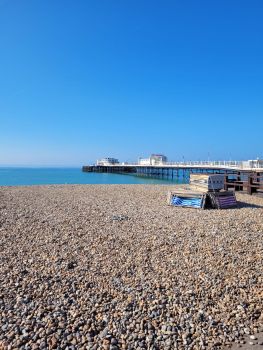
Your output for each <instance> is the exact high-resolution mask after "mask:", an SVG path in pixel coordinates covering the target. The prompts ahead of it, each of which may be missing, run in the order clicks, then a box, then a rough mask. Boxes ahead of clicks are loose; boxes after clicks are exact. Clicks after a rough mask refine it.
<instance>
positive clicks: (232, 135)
mask: <svg viewBox="0 0 263 350" xmlns="http://www.w3.org/2000/svg"><path fill="white" fill-rule="evenodd" d="M262 19H263V1H262V0H246V1H244V0H214V1H211V0H198V1H196V0H192V1H190V0H185V1H182V0H170V1H168V0H162V1H160V0H158V1H157V0H125V1H123V0H70V1H69V0H23V1H21V0H0V165H82V164H83V163H89V162H93V161H95V160H96V159H97V158H99V157H103V156H114V157H117V158H119V159H120V160H136V159H137V157H139V156H148V155H149V154H150V153H152V152H153V153H154V152H162V153H164V154H166V155H167V156H168V158H169V159H171V160H182V157H183V156H184V158H185V159H189V160H198V159H207V158H208V154H209V157H210V159H226V160H228V159H230V158H231V159H251V158H255V157H257V156H259V157H263V20H262Z"/></svg>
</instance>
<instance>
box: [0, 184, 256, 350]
mask: <svg viewBox="0 0 263 350" xmlns="http://www.w3.org/2000/svg"><path fill="white" fill-rule="evenodd" d="M172 187H173V188H174V186H172ZM168 189H170V186H157V185H154V186H151V185H147V186H144V185H139V186H136V185H129V186H126V185H120V186H119V185H112V186H107V185H98V186H97V185H96V186H88V185H87V186H86V185H84V186H82V185H78V186H75V185H74V186H70V185H66V186H57V185H54V186H34V187H30V186H29V187H0V246H1V264H0V276H5V278H4V279H2V280H1V289H0V308H1V313H0V330H1V332H0V350H2V349H1V342H2V343H3V342H6V343H7V345H6V346H9V348H10V349H11V348H14V349H15V348H17V349H22V350H27V349H30V348H31V349H47V348H50V349H67V350H73V349H78V348H79V349H93V350H97V349H108V350H117V349H123V350H124V349H125V350H131V349H132V350H133V349H140V350H141V349H153V350H156V349H167V350H168V349H170V350H171V349H178V350H184V349H189V350H193V349H208V348H209V349H210V348H211V349H217V348H218V349H221V348H222V347H223V346H225V345H229V346H230V345H231V344H232V343H234V342H235V343H237V344H240V345H241V344H242V342H243V340H242V339H243V337H244V335H250V343H253V344H255V341H257V338H258V339H260V338H259V337H257V336H256V335H253V334H257V332H258V331H260V330H261V327H262V324H263V316H262V314H261V310H262V309H263V304H262V294H261V293H262V266H263V261H262V256H263V254H262V234H263V216H262V207H263V198H259V197H256V196H248V195H243V194H239V193H238V194H237V199H238V200H239V202H240V203H241V204H240V205H239V207H238V208H237V209H231V210H220V211H219V210H209V211H202V210H194V209H187V208H184V209H182V208H174V207H170V206H167V205H166V194H167V191H168ZM213 232H214V233H215V232H216V234H211V233H213ZM33 343H34V345H32V344H33ZM4 350H6V349H4Z"/></svg>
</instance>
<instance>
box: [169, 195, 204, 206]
mask: <svg viewBox="0 0 263 350" xmlns="http://www.w3.org/2000/svg"><path fill="white" fill-rule="evenodd" d="M171 205H174V206H176V207H190V208H202V206H203V196H202V197H197V198H187V197H181V196H180V197H179V196H176V195H174V196H173V197H172V199H171Z"/></svg>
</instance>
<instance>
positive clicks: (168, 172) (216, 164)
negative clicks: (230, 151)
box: [82, 161, 263, 179]
mask: <svg viewBox="0 0 263 350" xmlns="http://www.w3.org/2000/svg"><path fill="white" fill-rule="evenodd" d="M246 163H247V162H241V161H199V162H197V161H194V162H166V163H162V164H155V165H150V164H149V165H144V164H140V163H117V164H116V163H115V164H105V165H103V164H99V165H87V166H83V168H82V171H84V172H99V173H119V174H136V175H139V176H151V177H161V178H170V179H173V178H176V177H182V176H183V177H184V176H189V174H190V173H213V174H226V175H227V174H238V175H241V176H242V174H248V173H255V174H256V175H258V176H260V175H262V174H263V167H260V166H261V164H259V165H260V166H256V165H257V164H256V165H253V167H250V166H246Z"/></svg>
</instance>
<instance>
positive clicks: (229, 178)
mask: <svg viewBox="0 0 263 350" xmlns="http://www.w3.org/2000/svg"><path fill="white" fill-rule="evenodd" d="M224 189H225V190H226V191H228V190H229V189H234V190H235V191H244V190H245V189H246V190H247V193H248V194H253V193H257V192H258V191H260V190H263V174H260V173H243V174H242V173H238V174H227V175H225V181H224Z"/></svg>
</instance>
